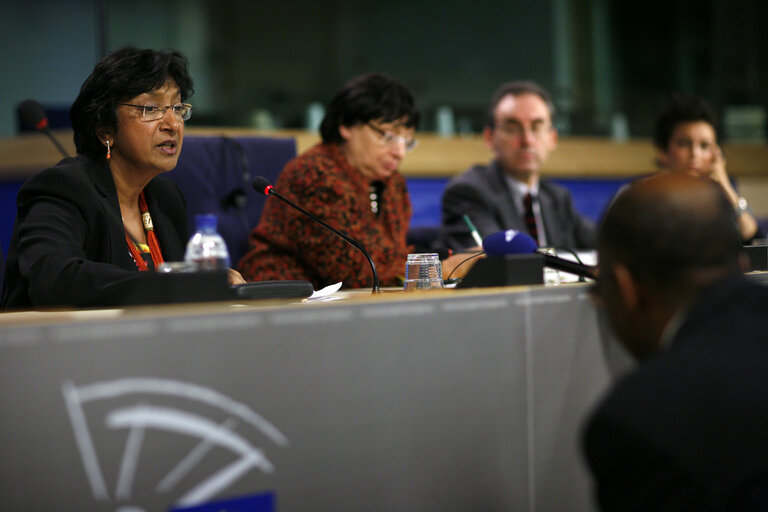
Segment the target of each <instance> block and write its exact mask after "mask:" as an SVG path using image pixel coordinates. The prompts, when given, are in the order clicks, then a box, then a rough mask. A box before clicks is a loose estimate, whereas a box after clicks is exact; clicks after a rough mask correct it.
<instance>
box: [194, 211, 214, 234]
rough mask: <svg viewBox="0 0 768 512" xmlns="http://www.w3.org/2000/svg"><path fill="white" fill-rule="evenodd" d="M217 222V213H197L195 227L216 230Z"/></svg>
mask: <svg viewBox="0 0 768 512" xmlns="http://www.w3.org/2000/svg"><path fill="white" fill-rule="evenodd" d="M217 224H218V219H217V218H216V214H213V213H203V214H198V215H195V229H196V230H197V231H216V226H217Z"/></svg>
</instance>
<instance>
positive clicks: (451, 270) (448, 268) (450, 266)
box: [441, 247, 485, 279]
mask: <svg viewBox="0 0 768 512" xmlns="http://www.w3.org/2000/svg"><path fill="white" fill-rule="evenodd" d="M482 250H483V248H482V247H470V248H468V249H464V251H465V252H460V253H457V254H454V255H452V256H448V257H447V258H446V259H444V260H443V261H442V262H441V263H442V267H443V279H448V277H449V276H450V277H451V278H458V277H464V276H466V275H467V272H469V270H470V269H471V268H472V266H473V265H474V264H475V262H476V261H477V260H478V258H485V255H484V254H482V255H479V256H475V257H474V258H473V257H472V255H473V253H477V252H481V251H482Z"/></svg>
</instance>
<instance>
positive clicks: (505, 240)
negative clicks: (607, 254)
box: [483, 229, 597, 279]
mask: <svg viewBox="0 0 768 512" xmlns="http://www.w3.org/2000/svg"><path fill="white" fill-rule="evenodd" d="M538 249H539V247H538V244H537V243H536V241H535V240H534V239H533V238H531V236H530V235H528V234H527V233H523V232H522V231H516V230H514V229H508V230H506V231H499V232H497V233H493V234H492V235H488V236H487V237H485V240H483V250H485V254H487V255H488V256H504V255H505V254H534V253H535V254H541V255H542V256H543V257H544V266H546V267H550V268H553V269H555V270H561V271H563V272H569V273H571V274H576V275H577V276H579V277H588V278H590V279H597V277H596V276H595V267H591V266H589V265H584V264H581V263H576V262H573V261H570V260H566V259H564V258H558V257H557V256H553V255H551V254H547V253H544V252H539V251H538Z"/></svg>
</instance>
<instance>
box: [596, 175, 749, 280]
mask: <svg viewBox="0 0 768 512" xmlns="http://www.w3.org/2000/svg"><path fill="white" fill-rule="evenodd" d="M598 250H599V253H600V261H601V267H603V266H605V265H610V264H614V263H617V262H618V263H621V264H623V265H624V266H626V267H627V269H628V270H629V272H630V273H631V274H632V275H633V277H634V278H635V279H636V280H637V281H638V282H639V283H644V284H648V285H651V286H654V287H657V288H659V289H669V290H679V291H683V290H680V287H681V286H683V287H684V288H685V287H686V286H688V285H690V286H693V287H697V286H698V285H699V284H701V285H704V284H706V283H705V282H704V283H702V282H700V281H702V280H704V281H707V280H709V279H710V278H708V276H711V279H715V278H717V277H719V276H722V274H724V273H730V272H739V271H740V266H739V257H740V253H741V239H740V237H739V234H738V230H737V227H736V219H735V217H734V213H733V209H732V207H731V206H730V203H729V202H728V200H727V199H726V198H725V196H724V195H723V193H722V191H721V188H720V187H719V186H717V184H715V183H714V182H712V181H710V180H704V179H699V178H694V177H692V176H688V175H681V174H673V173H666V172H663V173H658V174H656V175H654V176H651V177H649V178H646V179H644V180H640V181H637V182H635V183H633V184H632V185H631V186H630V187H629V189H628V190H626V191H625V193H623V194H621V195H620V196H619V197H618V198H617V199H616V201H615V202H614V204H613V205H612V206H611V208H610V209H609V211H608V213H607V215H606V217H605V220H604V221H603V224H602V226H601V228H600V233H599V236H598Z"/></svg>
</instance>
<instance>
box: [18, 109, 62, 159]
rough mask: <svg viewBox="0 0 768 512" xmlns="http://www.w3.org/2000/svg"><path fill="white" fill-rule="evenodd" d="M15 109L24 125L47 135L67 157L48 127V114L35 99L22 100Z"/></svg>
mask: <svg viewBox="0 0 768 512" xmlns="http://www.w3.org/2000/svg"><path fill="white" fill-rule="evenodd" d="M16 110H17V112H18V113H19V118H20V119H21V122H22V123H23V124H24V125H25V126H27V127H28V128H34V129H35V130H37V131H38V132H42V133H44V134H45V135H47V136H48V138H49V139H51V141H52V142H53V144H54V146H56V148H57V149H58V150H59V152H60V153H61V154H62V155H64V157H65V158H69V154H68V153H67V151H66V150H65V149H64V147H63V146H62V145H61V144H59V141H58V140H56V137H54V136H53V134H52V133H51V129H50V128H48V116H47V115H46V113H45V110H44V109H43V106H42V105H40V104H39V103H38V102H36V101H35V100H24V101H22V102H21V103H19V106H18V108H17V109H16Z"/></svg>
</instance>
